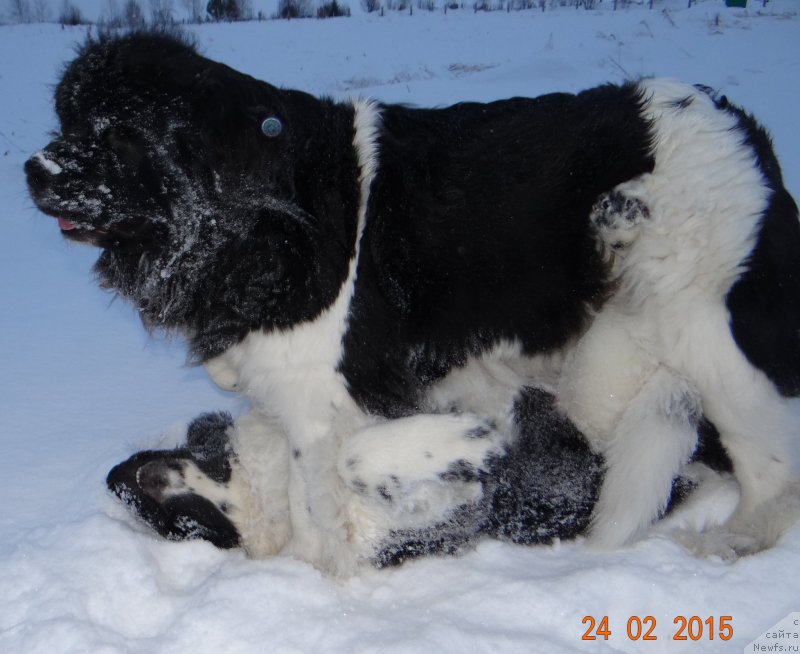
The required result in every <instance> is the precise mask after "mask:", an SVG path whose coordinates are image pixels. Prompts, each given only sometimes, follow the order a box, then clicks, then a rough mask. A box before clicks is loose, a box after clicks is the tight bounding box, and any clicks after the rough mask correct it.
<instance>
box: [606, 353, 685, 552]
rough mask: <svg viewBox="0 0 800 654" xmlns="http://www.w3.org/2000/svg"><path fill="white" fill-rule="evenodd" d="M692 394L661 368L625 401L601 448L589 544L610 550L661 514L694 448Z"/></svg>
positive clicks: (670, 373) (675, 377)
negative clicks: (601, 468) (598, 487)
mask: <svg viewBox="0 0 800 654" xmlns="http://www.w3.org/2000/svg"><path fill="white" fill-rule="evenodd" d="M698 419H699V409H698V402H697V395H696V392H695V391H694V389H693V388H692V387H691V385H689V384H688V383H687V382H685V381H684V380H682V379H681V378H679V377H677V376H676V375H675V374H674V373H672V372H671V371H669V370H667V369H666V368H663V367H660V368H658V369H656V370H655V372H654V373H653V374H652V375H651V376H650V378H649V379H648V380H647V381H646V382H645V383H644V385H643V386H642V387H641V389H640V390H639V392H638V393H637V394H636V396H635V397H634V398H633V399H632V400H631V401H630V403H629V404H628V406H627V407H626V409H625V410H624V411H623V413H622V415H621V416H620V419H619V421H618V422H617V424H616V425H615V426H614V428H613V429H612V431H611V433H610V434H609V436H608V441H607V443H606V445H605V447H604V449H603V454H604V455H605V459H606V475H605V479H604V480H603V484H602V487H601V490H600V497H599V499H598V502H597V505H596V506H595V510H594V515H593V516H592V526H591V531H590V541H591V542H592V543H593V544H594V545H595V546H597V547H599V548H603V549H604V548H610V547H615V546H618V545H621V544H623V543H626V542H630V541H632V540H633V539H635V538H636V537H638V536H640V535H641V534H642V533H643V532H644V531H645V530H646V529H647V528H648V527H649V526H650V525H651V524H652V523H653V521H654V520H656V519H657V518H658V517H659V516H660V515H662V514H663V512H664V509H665V507H666V504H667V501H668V500H669V497H670V491H671V489H672V483H673V480H674V478H675V477H676V476H677V475H678V473H679V471H680V470H681V468H682V467H683V466H684V465H685V464H686V463H687V462H688V460H689V458H690V457H691V455H692V453H693V452H694V450H695V447H696V444H697V422H698Z"/></svg>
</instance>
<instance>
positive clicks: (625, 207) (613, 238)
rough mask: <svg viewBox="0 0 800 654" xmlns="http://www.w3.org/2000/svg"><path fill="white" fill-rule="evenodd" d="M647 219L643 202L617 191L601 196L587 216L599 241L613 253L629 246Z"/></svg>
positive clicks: (648, 214)
mask: <svg viewBox="0 0 800 654" xmlns="http://www.w3.org/2000/svg"><path fill="white" fill-rule="evenodd" d="M649 217H650V210H649V209H648V208H647V205H646V204H645V203H644V202H642V201H641V200H640V199H638V198H636V197H631V196H628V195H625V194H624V193H622V192H621V191H619V190H614V191H611V192H609V193H605V194H603V195H601V196H600V197H599V198H598V199H597V202H595V204H594V206H593V207H592V211H591V213H590V214H589V219H590V220H591V222H592V224H593V225H594V226H595V228H596V229H597V233H598V235H599V237H600V239H601V240H602V241H603V243H604V244H605V245H606V246H607V247H609V248H611V249H612V250H615V251H619V250H624V249H625V248H627V247H628V246H630V244H631V243H633V242H634V241H635V240H636V238H637V236H638V235H639V225H640V224H641V223H642V222H643V221H644V220H646V219H647V218H649Z"/></svg>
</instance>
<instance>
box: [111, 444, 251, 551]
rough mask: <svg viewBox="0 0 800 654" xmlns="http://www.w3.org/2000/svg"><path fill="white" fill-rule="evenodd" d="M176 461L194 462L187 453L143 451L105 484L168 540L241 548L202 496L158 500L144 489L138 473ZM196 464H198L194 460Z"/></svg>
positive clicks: (222, 517)
mask: <svg viewBox="0 0 800 654" xmlns="http://www.w3.org/2000/svg"><path fill="white" fill-rule="evenodd" d="M176 459H191V460H193V459H192V456H191V454H190V453H189V452H188V450H184V449H178V450H167V451H144V452H139V453H138V454H135V455H134V456H132V457H131V458H130V459H128V460H127V461H124V462H123V463H120V464H119V465H117V466H115V467H114V468H113V469H112V470H111V472H109V473H108V477H107V479H106V483H107V485H108V488H109V490H111V491H112V492H113V493H114V494H115V495H116V496H117V497H119V499H120V500H122V501H123V502H124V503H125V504H126V505H127V506H128V508H129V509H131V511H133V513H134V514H136V515H137V516H138V517H139V518H141V519H142V520H143V521H144V522H146V523H147V524H149V525H150V526H151V527H152V528H153V529H155V530H156V532H158V533H159V534H160V535H161V536H163V537H164V538H167V539H169V540H193V539H196V538H202V539H203V540H207V541H210V542H211V543H213V544H214V545H216V546H217V547H219V548H222V549H229V548H234V547H239V545H240V537H239V533H238V531H237V530H236V527H234V526H233V523H232V522H231V521H230V520H228V518H227V517H226V516H225V515H224V513H223V512H222V511H221V510H220V509H219V508H218V507H217V506H215V505H214V503H213V502H211V501H209V500H207V499H206V498H204V497H201V496H200V495H196V494H194V493H184V494H181V495H175V496H172V497H168V498H167V499H165V500H164V501H158V500H157V499H156V498H155V497H154V495H156V496H157V495H158V493H154V492H153V489H152V488H148V489H144V488H142V486H140V482H139V480H137V472H138V471H139V469H140V468H141V467H142V466H144V465H147V464H155V465H156V466H158V465H160V464H162V463H163V465H166V466H169V465H170V463H172V462H174V461H175V460H176ZM195 463H197V464H198V466H199V463H198V462H197V461H195Z"/></svg>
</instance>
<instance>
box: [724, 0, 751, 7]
mask: <svg viewBox="0 0 800 654" xmlns="http://www.w3.org/2000/svg"><path fill="white" fill-rule="evenodd" d="M725 4H726V5H727V6H728V7H746V6H747V0H725Z"/></svg>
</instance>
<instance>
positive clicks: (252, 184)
mask: <svg viewBox="0 0 800 654" xmlns="http://www.w3.org/2000/svg"><path fill="white" fill-rule="evenodd" d="M350 109H351V110H352V107H350ZM56 111H57V114H58V118H59V120H60V131H59V132H58V134H57V135H56V136H55V138H54V140H53V141H52V142H51V143H50V144H49V145H47V147H45V148H44V149H43V150H42V151H40V152H38V153H36V154H35V155H34V156H33V157H32V158H31V159H30V160H29V161H28V162H27V163H26V166H25V169H26V173H27V177H28V185H29V188H30V192H31V195H32V197H33V199H34V201H35V203H36V205H37V207H38V208H39V209H41V210H42V211H43V212H44V213H46V214H49V215H51V216H53V217H55V218H57V219H58V223H59V226H60V228H61V231H62V232H63V234H64V235H65V236H66V237H67V238H69V239H71V240H75V241H82V242H86V243H90V244H93V245H96V246H98V247H100V248H102V249H103V253H102V254H101V256H100V259H99V260H98V262H97V265H96V271H97V273H98V276H99V278H100V280H101V283H102V284H103V285H104V286H106V287H109V288H112V289H114V290H116V291H118V292H119V293H121V294H122V295H124V296H125V297H127V298H129V299H131V300H132V301H133V302H134V303H135V304H136V305H137V307H138V308H139V310H140V313H141V315H142V317H143V319H144V321H145V323H146V324H148V325H149V326H155V327H166V328H179V329H182V330H184V331H185V332H187V334H188V335H189V336H190V338H191V339H192V341H193V345H194V348H195V350H196V353H197V354H199V355H200V356H201V357H203V358H205V357H208V356H213V355H215V354H217V353H218V352H219V351H221V350H223V349H225V347H227V345H230V344H231V342H233V341H235V340H236V339H238V338H241V337H242V336H243V335H244V333H246V332H247V331H248V330H250V329H255V328H259V327H267V328H269V327H274V326H281V325H282V324H290V323H294V322H296V321H298V320H301V319H304V318H306V317H308V315H307V314H313V313H314V312H315V311H317V310H318V306H319V305H320V304H321V303H324V302H323V298H320V297H319V296H320V295H326V294H330V290H329V289H327V288H319V282H318V281H317V279H316V278H315V275H314V274H313V272H314V271H313V270H311V269H310V264H309V261H315V260H318V259H319V257H318V256H316V257H315V256H313V255H315V254H318V250H319V248H320V247H321V243H322V242H330V241H332V240H334V241H335V242H336V243H337V248H338V249H339V250H341V252H340V253H339V255H338V257H337V256H334V257H333V258H334V259H341V261H340V262H339V267H341V265H344V264H343V263H342V262H344V261H346V260H347V258H348V255H349V247H350V244H349V243H348V241H349V240H350V239H349V236H351V233H352V230H351V229H345V230H344V232H345V233H342V228H341V221H343V220H345V217H346V215H347V214H349V213H354V211H353V208H352V206H350V205H352V204H353V203H354V202H357V198H356V194H357V191H356V186H355V181H354V182H353V184H352V185H351V186H350V188H347V189H346V190H344V191H341V190H339V191H337V192H338V193H339V196H337V197H328V198H323V199H320V198H319V196H318V195H314V194H313V193H309V192H308V191H307V189H304V188H301V187H302V186H303V185H308V184H309V183H310V182H309V181H308V180H309V179H312V176H311V175H310V174H309V170H308V166H311V164H310V163H309V162H311V161H318V160H319V158H320V157H321V156H322V157H323V158H324V153H321V152H320V151H319V148H322V147H325V145H326V139H325V138H322V139H318V138H315V135H314V134H313V133H312V128H313V126H314V125H320V124H321V123H323V121H322V120H320V119H319V117H318V116H317V114H319V113H321V112H326V111H327V112H328V113H334V112H335V111H339V112H340V113H341V112H342V111H346V109H343V108H341V107H335V106H334V105H333V104H332V103H326V102H322V101H318V100H315V99H313V98H311V97H310V96H306V95H305V94H302V93H298V92H290V91H280V90H278V89H276V88H275V87H273V86H271V85H269V84H266V83H264V82H260V81H258V80H255V79H253V78H251V77H248V76H246V75H244V74H241V73H238V72H236V71H234V70H232V69H230V68H228V67H227V66H224V65H222V64H218V63H216V62H213V61H210V60H208V59H206V58H204V57H201V56H200V55H198V54H197V53H196V51H195V50H194V48H192V47H191V46H189V45H188V44H186V43H184V42H183V41H181V40H179V39H175V38H172V37H167V36H163V35H157V34H135V35H129V36H126V37H123V38H118V39H104V40H100V41H99V42H90V43H89V44H87V45H86V46H85V47H84V48H83V49H82V50H81V52H80V53H79V56H78V57H77V58H76V59H75V60H74V61H73V62H72V63H71V64H70V65H69V66H68V67H67V69H66V71H65V73H64V75H63V78H62V80H61V82H60V83H59V85H58V87H57V90H56ZM348 120H350V123H349V124H350V129H351V132H350V134H349V138H352V116H351V117H350V119H348V117H347V116H341V120H340V121H339V124H342V125H346V124H347V122H348ZM343 132H344V134H343V137H344V138H348V136H347V134H346V133H347V129H346V128H343ZM330 140H331V139H330V138H328V139H327V141H330ZM344 151H347V148H344ZM338 163H340V164H341V166H337V169H339V168H340V167H344V168H348V167H350V168H352V167H353V166H354V165H355V163H354V157H353V155H352V154H351V155H350V156H349V160H348V161H345V162H338ZM356 177H357V175H353V179H354V180H355V178H356ZM340 187H341V185H337V188H340ZM342 195H345V196H347V197H341V196H342ZM323 205H324V206H323ZM330 206H334V207H337V208H338V214H339V215H334V216H333V217H334V218H338V219H339V223H340V224H339V226H338V227H336V228H333V227H331V226H330V225H329V224H327V223H326V224H325V225H323V224H321V222H320V221H319V219H318V217H319V216H320V215H321V214H323V213H324V214H325V216H326V219H329V218H330V217H331V215H330V214H331V212H330V210H329V208H330ZM333 213H334V214H336V213H337V211H334V212H333ZM331 229H333V230H334V231H338V232H339V233H338V235H337V237H338V240H337V239H336V238H335V239H331V234H326V233H325V232H326V230H327V231H330V230H331ZM328 258H329V259H330V258H331V257H328ZM245 262H246V264H245ZM311 268H313V265H311ZM329 276H330V275H322V277H323V278H327V277H329ZM332 276H333V277H337V276H339V275H332ZM317 277H319V275H318V276H317ZM333 281H335V280H332V282H333Z"/></svg>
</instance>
